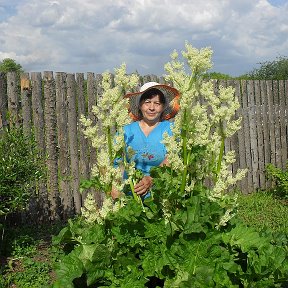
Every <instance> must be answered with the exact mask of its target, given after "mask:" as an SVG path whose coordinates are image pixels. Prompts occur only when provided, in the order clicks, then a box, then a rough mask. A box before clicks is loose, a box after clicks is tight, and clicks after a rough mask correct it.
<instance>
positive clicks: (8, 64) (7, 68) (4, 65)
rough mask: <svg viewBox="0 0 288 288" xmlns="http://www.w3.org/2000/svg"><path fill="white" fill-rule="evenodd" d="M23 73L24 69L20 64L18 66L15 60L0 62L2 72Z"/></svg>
mask: <svg viewBox="0 0 288 288" xmlns="http://www.w3.org/2000/svg"><path fill="white" fill-rule="evenodd" d="M11 71H16V72H23V68H22V66H21V65H20V64H17V63H16V61H15V60H13V59H11V58H5V59H3V60H2V61H1V62H0V72H4V73H7V72H11Z"/></svg>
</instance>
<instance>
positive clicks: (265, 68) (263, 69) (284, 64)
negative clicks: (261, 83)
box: [241, 56, 288, 80]
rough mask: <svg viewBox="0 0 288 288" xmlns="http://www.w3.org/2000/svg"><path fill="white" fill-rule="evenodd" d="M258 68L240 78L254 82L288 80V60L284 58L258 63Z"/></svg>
mask: <svg viewBox="0 0 288 288" xmlns="http://www.w3.org/2000/svg"><path fill="white" fill-rule="evenodd" d="M260 65H261V66H260V68H258V69H257V68H254V69H253V70H252V71H251V72H248V73H247V74H245V75H243V77H241V78H247V79H254V80H261V79H262V80H286V79H288V58H287V57H286V56H279V57H276V59H275V60H273V61H265V62H262V63H260Z"/></svg>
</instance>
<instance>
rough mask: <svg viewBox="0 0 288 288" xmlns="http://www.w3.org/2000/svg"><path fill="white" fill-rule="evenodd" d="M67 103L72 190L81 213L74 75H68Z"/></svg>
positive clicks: (76, 209) (76, 205) (77, 208)
mask: <svg viewBox="0 0 288 288" xmlns="http://www.w3.org/2000/svg"><path fill="white" fill-rule="evenodd" d="M67 101H68V135H69V150H70V163H71V177H72V179H71V183H72V185H71V188H72V194H73V199H74V207H75V212H76V213H78V214H79V213H80V212H81V195H80V190H79V155H78V135H77V134H78V133H77V113H76V82H75V75H74V74H67Z"/></svg>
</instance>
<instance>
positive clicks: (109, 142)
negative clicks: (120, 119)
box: [107, 127, 114, 162]
mask: <svg viewBox="0 0 288 288" xmlns="http://www.w3.org/2000/svg"><path fill="white" fill-rule="evenodd" d="M107 142H108V153H109V160H110V162H112V161H113V160H114V159H113V158H112V139H111V128H110V127H108V128H107Z"/></svg>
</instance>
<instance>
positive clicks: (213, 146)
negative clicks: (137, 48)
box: [163, 43, 246, 225]
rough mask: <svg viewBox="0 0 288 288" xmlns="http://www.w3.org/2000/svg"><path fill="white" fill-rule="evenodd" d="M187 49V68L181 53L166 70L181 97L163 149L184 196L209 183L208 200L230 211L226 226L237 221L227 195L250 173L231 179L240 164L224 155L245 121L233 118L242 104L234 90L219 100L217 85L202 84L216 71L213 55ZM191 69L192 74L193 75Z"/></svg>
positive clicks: (223, 90) (242, 172)
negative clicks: (233, 167)
mask: <svg viewBox="0 0 288 288" xmlns="http://www.w3.org/2000/svg"><path fill="white" fill-rule="evenodd" d="M185 48H186V50H185V51H182V56H183V58H184V59H185V61H186V63H184V62H180V61H179V60H178V59H179V54H178V52H176V51H174V52H173V53H172V54H171V58H172V61H171V62H169V63H167V64H166V65H165V70H166V71H167V72H168V74H167V75H165V79H166V80H167V81H169V82H172V83H173V86H174V87H175V88H176V89H178V90H179V92H180V95H181V98H180V107H181V109H180V111H179V113H178V114H177V115H176V117H175V121H174V127H173V135H172V137H169V136H167V137H164V142H163V143H164V144H165V146H166V149H167V153H168V155H167V158H168V161H169V163H171V169H172V170H174V172H176V173H177V174H179V175H181V186H180V189H179V192H180V193H181V194H180V195H185V194H186V195H188V192H189V194H190V195H192V193H191V192H193V189H194V186H195V184H197V189H198V191H199V189H200V187H201V186H202V185H203V183H204V180H205V179H207V180H209V183H211V187H210V186H209V188H208V190H207V191H208V192H207V194H208V198H209V199H210V200H211V201H217V202H218V203H219V204H220V205H221V207H223V208H225V207H227V209H230V210H229V211H230V212H229V213H228V212H227V213H226V214H225V219H224V218H223V219H221V221H220V223H221V225H224V224H225V223H226V222H227V221H228V220H227V219H228V218H229V217H230V216H231V215H233V211H232V210H231V207H233V205H235V201H234V199H232V198H231V201H230V200H229V196H228V195H227V193H226V192H227V190H228V187H229V186H231V185H234V184H235V183H236V181H238V180H239V179H241V178H242V177H243V176H244V175H245V170H246V169H239V170H238V171H237V172H236V174H235V176H233V175H231V173H232V172H231V169H229V165H231V163H233V161H235V158H234V154H233V153H229V151H228V153H227V154H226V155H225V151H224V150H225V139H226V137H230V136H231V135H233V134H234V133H235V132H236V131H237V130H238V129H240V127H241V126H240V124H241V118H238V119H235V118H234V115H235V111H236V110H237V109H238V108H239V102H238V101H237V99H235V97H234V89H233V88H232V87H227V88H224V87H221V86H220V87H219V90H218V93H217V94H216V93H215V90H214V86H213V82H212V81H208V80H207V81H203V79H204V78H203V76H204V75H205V73H206V72H207V70H209V69H210V68H211V67H212V62H211V56H212V50H211V49H210V48H204V49H201V50H198V49H196V48H194V47H192V46H191V45H190V44H189V43H186V44H185ZM186 67H188V68H189V69H190V70H191V74H190V75H189V74H187V73H186V69H187V68H186ZM179 144H180V145H179ZM192 156H193V157H192ZM215 159H216V161H215ZM210 180H214V181H210ZM227 211H228V210H227ZM231 217H232V216H231Z"/></svg>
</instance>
